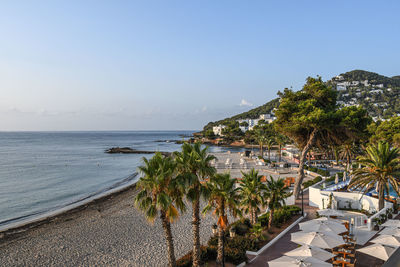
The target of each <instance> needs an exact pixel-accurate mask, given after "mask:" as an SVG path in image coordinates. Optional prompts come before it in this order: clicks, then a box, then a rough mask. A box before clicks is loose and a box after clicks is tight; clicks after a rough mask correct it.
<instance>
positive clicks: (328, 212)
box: [317, 209, 344, 217]
mask: <svg viewBox="0 0 400 267" xmlns="http://www.w3.org/2000/svg"><path fill="white" fill-rule="evenodd" d="M317 212H318V214H319V215H320V216H339V217H340V216H343V215H344V214H343V212H342V211H340V210H334V209H323V210H317Z"/></svg>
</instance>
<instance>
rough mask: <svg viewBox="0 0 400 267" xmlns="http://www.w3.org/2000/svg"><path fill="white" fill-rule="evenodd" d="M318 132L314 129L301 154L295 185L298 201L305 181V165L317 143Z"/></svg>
mask: <svg viewBox="0 0 400 267" xmlns="http://www.w3.org/2000/svg"><path fill="white" fill-rule="evenodd" d="M317 132H318V130H317V129H315V128H314V130H313V131H312V132H311V134H310V137H309V138H308V141H307V144H306V145H305V146H304V148H303V151H302V152H301V157H300V163H299V176H298V177H297V179H296V182H295V183H294V190H293V195H294V197H295V199H298V198H299V196H300V187H301V183H302V182H303V179H304V163H305V161H306V157H307V154H308V151H309V150H310V148H311V147H312V146H313V145H314V143H315V138H316V137H317Z"/></svg>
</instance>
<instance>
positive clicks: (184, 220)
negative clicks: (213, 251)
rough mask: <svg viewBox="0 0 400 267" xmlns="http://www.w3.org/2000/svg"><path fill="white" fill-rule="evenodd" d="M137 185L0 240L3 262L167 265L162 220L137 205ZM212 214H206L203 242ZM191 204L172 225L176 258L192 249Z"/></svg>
mask: <svg viewBox="0 0 400 267" xmlns="http://www.w3.org/2000/svg"><path fill="white" fill-rule="evenodd" d="M136 192H137V189H135V187H134V186H132V187H130V188H129V189H128V190H126V191H124V192H122V193H119V194H114V195H112V196H109V197H107V198H104V199H102V200H99V201H96V202H94V203H91V204H89V205H87V206H86V207H85V208H84V209H82V208H81V209H78V210H77V211H74V212H68V213H66V214H63V215H61V216H57V217H56V218H54V219H53V220H51V221H47V222H45V223H44V224H42V225H40V226H36V227H34V228H32V229H25V230H24V231H23V232H21V233H17V234H12V235H10V236H8V237H7V238H4V237H3V238H2V239H0V266H166V264H167V256H166V253H167V249H166V245H165V239H164V235H163V231H162V228H161V224H160V223H159V221H158V220H157V221H156V222H155V223H154V225H151V224H149V223H148V222H147V221H146V219H145V218H144V216H143V215H142V213H141V212H139V211H138V210H137V209H136V208H135V207H134V205H133V198H134V196H135V194H136ZM214 220H215V219H214V218H213V217H211V216H210V215H209V216H206V217H202V223H201V229H200V231H201V241H202V242H207V240H208V238H209V237H210V235H211V225H212V224H213V223H214ZM190 221H191V209H190V206H188V211H187V212H186V213H185V214H184V215H183V216H182V217H181V218H180V219H179V221H177V222H176V223H174V224H173V226H172V230H173V235H174V238H175V240H174V242H175V249H176V255H177V257H180V256H182V255H184V254H185V253H186V252H187V251H189V250H190V249H191V248H192V231H191V224H190Z"/></svg>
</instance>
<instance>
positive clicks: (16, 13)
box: [0, 0, 400, 130]
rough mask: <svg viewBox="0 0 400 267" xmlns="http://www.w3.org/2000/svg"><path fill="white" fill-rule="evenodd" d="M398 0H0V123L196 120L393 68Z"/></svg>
mask: <svg viewBox="0 0 400 267" xmlns="http://www.w3.org/2000/svg"><path fill="white" fill-rule="evenodd" d="M399 11H400V4H399V1H365V0H364V1H297V0H293V1H234V0H231V1H164V0H163V1H98V0H96V1H4V2H2V3H1V8H0V36H1V39H0V92H1V97H0V121H1V122H0V130H148V129H152V130H158V129H168V130H173V129H201V128H202V127H203V125H204V124H205V123H207V122H208V121H211V120H218V119H222V118H224V117H227V116H230V115H232V114H236V113H238V112H242V111H245V110H248V109H250V108H251V107H255V106H258V105H261V104H264V103H265V102H267V101H269V100H271V99H273V98H275V97H276V93H277V91H278V90H282V89H283V88H285V87H290V86H293V88H294V89H296V90H297V89H300V88H301V86H302V84H303V83H304V81H305V79H306V77H307V76H315V75H318V74H319V75H321V76H322V77H323V79H324V80H326V79H330V78H331V77H332V76H335V75H337V74H339V73H343V72H346V71H350V70H353V69H364V70H369V71H373V72H377V73H380V74H383V75H386V76H393V75H400V69H399V66H400V49H399V47H400V19H399Z"/></svg>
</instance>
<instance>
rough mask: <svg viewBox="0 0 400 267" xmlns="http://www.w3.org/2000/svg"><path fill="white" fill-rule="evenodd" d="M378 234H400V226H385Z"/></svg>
mask: <svg viewBox="0 0 400 267" xmlns="http://www.w3.org/2000/svg"><path fill="white" fill-rule="evenodd" d="M378 234H380V235H395V236H400V228H397V227H385V228H384V229H383V230H382V231H380V232H379V233H378Z"/></svg>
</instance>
